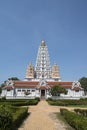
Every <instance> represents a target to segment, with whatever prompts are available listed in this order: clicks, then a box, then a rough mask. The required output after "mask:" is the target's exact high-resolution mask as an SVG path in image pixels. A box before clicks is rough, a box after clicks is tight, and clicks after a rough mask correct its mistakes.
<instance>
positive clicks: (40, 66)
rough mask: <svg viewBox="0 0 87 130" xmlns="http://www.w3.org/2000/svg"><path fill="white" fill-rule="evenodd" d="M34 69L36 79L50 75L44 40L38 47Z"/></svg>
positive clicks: (47, 77)
mask: <svg viewBox="0 0 87 130" xmlns="http://www.w3.org/2000/svg"><path fill="white" fill-rule="evenodd" d="M35 71H36V78H37V79H42V78H43V79H49V78H50V77H51V69H50V58H49V54H48V47H47V45H46V43H45V41H44V40H42V41H41V44H40V46H39V49H38V54H37V60H36V67H35Z"/></svg>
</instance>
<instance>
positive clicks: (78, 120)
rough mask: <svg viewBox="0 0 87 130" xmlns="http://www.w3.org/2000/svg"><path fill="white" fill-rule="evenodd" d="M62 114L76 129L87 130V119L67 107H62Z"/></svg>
mask: <svg viewBox="0 0 87 130" xmlns="http://www.w3.org/2000/svg"><path fill="white" fill-rule="evenodd" d="M60 113H61V115H62V116H63V117H64V118H65V119H66V121H67V122H68V123H69V124H70V125H71V126H72V127H73V128H75V129H76V130H87V119H85V118H83V117H82V116H80V115H77V114H76V113H74V112H70V111H68V110H66V109H60Z"/></svg>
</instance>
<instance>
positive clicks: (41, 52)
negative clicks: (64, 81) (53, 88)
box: [25, 40, 61, 82]
mask: <svg viewBox="0 0 87 130" xmlns="http://www.w3.org/2000/svg"><path fill="white" fill-rule="evenodd" d="M25 79H26V80H31V81H41V82H42V81H44V82H45V81H49V80H51V81H60V79H61V78H60V73H59V67H58V66H57V64H54V65H53V66H52V68H51V67H50V57H49V53H48V47H47V45H46V43H45V41H44V40H42V41H41V44H40V46H39V49H38V53H37V58H36V65H35V68H34V66H33V65H32V63H30V64H29V65H28V67H27V71H26V78H25Z"/></svg>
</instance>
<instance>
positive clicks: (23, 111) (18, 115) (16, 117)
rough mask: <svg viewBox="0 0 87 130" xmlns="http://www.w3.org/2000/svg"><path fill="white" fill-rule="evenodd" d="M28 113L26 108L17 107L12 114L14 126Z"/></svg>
mask: <svg viewBox="0 0 87 130" xmlns="http://www.w3.org/2000/svg"><path fill="white" fill-rule="evenodd" d="M27 115H28V108H21V109H20V108H19V109H18V110H17V111H16V112H15V113H14V114H13V124H14V128H16V127H18V126H19V125H20V124H21V123H22V122H23V120H24V119H25V118H26V117H27Z"/></svg>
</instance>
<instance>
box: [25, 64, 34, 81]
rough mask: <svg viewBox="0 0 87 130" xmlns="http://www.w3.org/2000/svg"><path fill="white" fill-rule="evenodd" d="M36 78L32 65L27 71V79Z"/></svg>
mask: <svg viewBox="0 0 87 130" xmlns="http://www.w3.org/2000/svg"><path fill="white" fill-rule="evenodd" d="M33 78H34V66H33V65H32V63H30V64H29V65H28V67H27V71H26V79H33Z"/></svg>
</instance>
